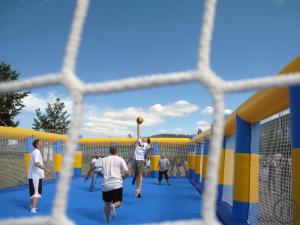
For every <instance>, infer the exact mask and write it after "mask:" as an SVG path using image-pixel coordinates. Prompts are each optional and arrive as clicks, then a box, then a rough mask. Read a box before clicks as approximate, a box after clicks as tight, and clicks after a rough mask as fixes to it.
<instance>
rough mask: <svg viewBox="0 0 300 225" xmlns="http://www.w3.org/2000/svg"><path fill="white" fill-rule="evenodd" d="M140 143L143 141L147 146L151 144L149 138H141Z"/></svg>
mask: <svg viewBox="0 0 300 225" xmlns="http://www.w3.org/2000/svg"><path fill="white" fill-rule="evenodd" d="M142 141H143V142H146V143H148V144H150V143H151V142H150V138H148V137H146V138H143V139H142Z"/></svg>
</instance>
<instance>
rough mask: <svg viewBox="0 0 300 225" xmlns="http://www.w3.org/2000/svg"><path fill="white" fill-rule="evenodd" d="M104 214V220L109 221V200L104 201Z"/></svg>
mask: <svg viewBox="0 0 300 225" xmlns="http://www.w3.org/2000/svg"><path fill="white" fill-rule="evenodd" d="M104 214H105V217H106V222H107V223H109V222H110V202H105V205H104Z"/></svg>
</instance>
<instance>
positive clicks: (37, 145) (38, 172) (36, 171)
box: [27, 140, 52, 213]
mask: <svg viewBox="0 0 300 225" xmlns="http://www.w3.org/2000/svg"><path fill="white" fill-rule="evenodd" d="M32 145H33V147H34V150H33V151H32V152H31V154H30V165H29V169H28V174H27V178H28V181H29V182H28V183H29V193H30V198H31V204H30V208H31V209H30V211H31V213H36V206H37V203H38V200H39V198H41V196H42V179H43V178H44V177H45V174H44V171H45V170H46V171H47V172H49V173H50V174H52V171H51V170H49V169H47V168H46V167H44V165H43V158H42V155H41V152H40V150H41V149H42V147H43V143H42V142H41V141H40V140H35V141H33V143H32Z"/></svg>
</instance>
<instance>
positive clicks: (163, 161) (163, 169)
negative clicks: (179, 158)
mask: <svg viewBox="0 0 300 225" xmlns="http://www.w3.org/2000/svg"><path fill="white" fill-rule="evenodd" d="M169 169H170V162H169V159H167V158H166V157H165V154H164V153H162V154H161V157H160V159H159V161H158V170H159V175H158V184H159V185H161V181H162V179H163V176H165V179H166V181H167V183H168V185H170V177H169V175H168V170H169Z"/></svg>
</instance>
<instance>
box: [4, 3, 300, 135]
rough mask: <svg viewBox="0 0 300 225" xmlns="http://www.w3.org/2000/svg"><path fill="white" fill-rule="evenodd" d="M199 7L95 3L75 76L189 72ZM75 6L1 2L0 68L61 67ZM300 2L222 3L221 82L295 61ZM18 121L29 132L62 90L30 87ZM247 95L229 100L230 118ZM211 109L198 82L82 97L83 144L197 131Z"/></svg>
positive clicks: (30, 73) (218, 35)
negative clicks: (138, 121)
mask: <svg viewBox="0 0 300 225" xmlns="http://www.w3.org/2000/svg"><path fill="white" fill-rule="evenodd" d="M203 6H204V2H203V1H200V0H197V1H196V0H188V1H179V0H164V1H161V0H151V1H149V0H147V1H146V0H110V1H103V0H91V5H90V8H89V12H88V16H87V20H86V23H85V27H84V31H83V36H82V42H81V46H80V51H79V56H78V61H77V65H76V74H77V75H78V76H79V78H80V79H81V80H83V81H84V82H96V81H97V82H99V81H108V80H114V79H123V78H128V77H133V76H139V75H150V74H155V73H168V72H175V71H185V70H191V69H195V68H196V66H197V52H198V43H199V38H200V28H201V23H202V16H203ZM74 7H75V1H67V0H47V1H46V0H28V1H26V0H2V1H0V27H1V30H0V61H4V62H5V63H10V64H11V66H12V67H13V68H14V69H15V70H17V71H18V72H19V73H20V79H23V80H24V79H27V78H30V77H34V76H38V75H44V74H48V73H56V72H59V71H60V70H61V66H62V61H63V57H64V51H65V46H66V43H67V39H68V34H69V31H70V25H71V22H72V17H73V11H74ZM299 12H300V0H226V1H219V2H218V6H217V13H216V21H215V30H214V34H213V41H212V54H211V57H212V58H211V66H212V69H213V70H214V71H215V72H216V73H217V74H218V75H219V76H220V77H222V78H223V79H226V80H239V79H246V78H253V77H262V76H266V75H274V74H276V73H277V72H279V71H280V70H281V69H282V68H283V67H284V66H285V65H287V64H288V63H289V62H290V61H291V60H292V59H293V58H295V57H296V56H297V55H299V54H300V42H299V40H300V29H299V27H300V13H299ZM30 91H31V94H30V95H29V96H28V97H27V98H25V99H24V103H25V105H26V107H25V108H24V109H23V110H22V113H21V114H19V115H18V118H17V120H19V121H20V127H23V128H31V127H32V123H33V118H34V116H35V109H36V108H38V107H40V108H42V109H43V108H45V105H46V103H47V102H53V101H54V100H55V98H57V97H60V98H61V99H62V100H63V101H64V102H65V103H66V108H67V110H68V112H70V113H71V112H72V102H71V99H70V97H69V96H68V93H67V91H66V90H65V89H64V88H63V87H62V86H49V87H44V88H38V89H32V90H30ZM252 94H253V92H246V93H236V94H228V95H226V97H225V101H226V111H225V114H230V113H231V112H232V111H233V110H235V109H236V108H237V107H238V106H239V105H240V104H241V103H242V102H243V101H245V100H246V99H247V98H248V97H249V96H251V95H252ZM212 113H213V103H212V99H211V96H210V93H209V92H208V90H207V89H206V88H205V87H203V86H201V85H199V84H198V83H190V84H180V85H176V86H165V87H156V88H151V89H143V90H134V91H126V92H122V93H113V94H106V95H93V96H86V97H85V114H84V119H83V122H82V127H81V133H82V135H83V136H84V137H107V136H127V135H128V134H129V133H130V134H131V135H133V136H134V134H135V118H136V117H137V116H138V115H143V116H144V118H145V121H144V123H143V125H142V134H144V135H150V134H156V133H161V132H174V133H195V132H196V129H197V128H198V127H199V128H201V129H203V130H205V129H208V128H209V127H210V124H211V120H212Z"/></svg>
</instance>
